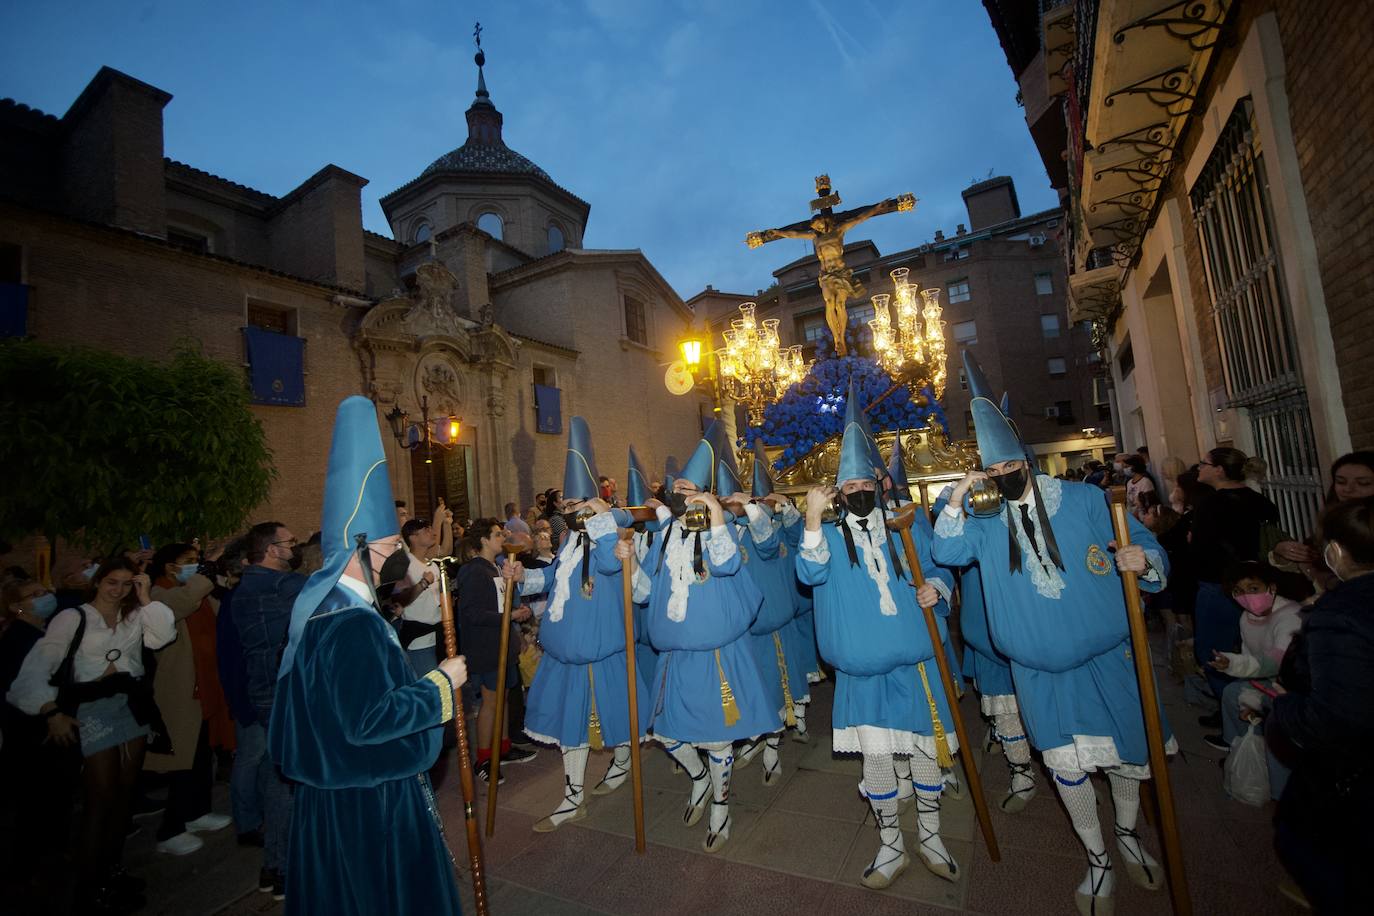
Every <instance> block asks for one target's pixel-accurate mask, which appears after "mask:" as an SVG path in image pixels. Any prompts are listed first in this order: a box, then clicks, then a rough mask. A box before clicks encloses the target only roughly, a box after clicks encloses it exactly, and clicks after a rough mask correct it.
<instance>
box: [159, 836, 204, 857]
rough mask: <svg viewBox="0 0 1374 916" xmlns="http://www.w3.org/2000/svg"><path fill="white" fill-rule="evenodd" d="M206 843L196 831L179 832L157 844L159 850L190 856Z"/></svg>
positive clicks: (169, 853) (170, 853)
mask: <svg viewBox="0 0 1374 916" xmlns="http://www.w3.org/2000/svg"><path fill="white" fill-rule="evenodd" d="M204 845H205V841H204V840H202V839H201V838H200V837H198V836H196V835H195V834H194V833H189V832H187V833H178V834H177V835H176V836H174V837H172V838H171V839H170V840H162V841H161V842H159V843H158V844H157V851H158V852H165V853H167V854H168V855H173V856H189V855H190V854H191V853H193V852H195V851H196V850H197V849H199V848H200V847H202V846H204Z"/></svg>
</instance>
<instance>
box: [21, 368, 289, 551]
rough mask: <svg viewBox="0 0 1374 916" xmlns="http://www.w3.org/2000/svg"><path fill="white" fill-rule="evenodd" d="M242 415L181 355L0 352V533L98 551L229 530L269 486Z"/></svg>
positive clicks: (217, 375)
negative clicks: (161, 358)
mask: <svg viewBox="0 0 1374 916" xmlns="http://www.w3.org/2000/svg"><path fill="white" fill-rule="evenodd" d="M248 403H249V402H248V389H247V386H246V385H245V383H244V379H243V377H242V375H241V373H239V372H237V371H235V369H234V368H233V367H231V366H229V365H226V364H224V363H222V362H216V361H215V360H212V359H208V358H206V357H205V356H202V355H201V354H200V353H199V352H198V350H196V349H195V348H193V347H190V346H186V347H183V348H181V349H179V350H178V351H177V352H176V353H175V354H174V355H173V356H172V358H171V359H169V360H167V361H165V362H153V361H150V360H144V359H135V358H131V357H127V356H119V355H116V354H113V353H107V352H103V351H99V350H92V349H86V348H79V347H59V346H53V345H50V344H45V343H39V342H35V341H5V342H0V430H3V433H0V474H3V479H4V481H5V487H4V491H3V496H0V535H5V536H9V537H21V536H23V535H25V534H29V533H34V532H42V533H44V534H47V535H48V536H50V537H52V536H57V537H61V538H63V539H65V540H68V541H70V542H72V543H75V544H79V545H82V546H84V547H88V548H91V549H93V550H102V551H107V550H114V549H117V548H127V547H132V546H135V544H136V543H137V539H138V537H139V535H143V534H146V535H148V536H149V537H150V538H152V539H153V541H154V542H155V543H167V542H170V541H174V540H185V539H188V538H190V537H191V536H192V535H203V536H207V537H218V536H222V535H228V534H231V533H233V532H235V531H237V530H239V529H240V528H241V527H242V526H243V525H244V523H245V521H246V519H247V517H248V513H249V512H251V511H252V510H253V508H254V507H256V506H258V505H259V504H261V503H262V502H263V501H264V500H266V498H267V495H268V493H269V492H270V490H271V486H272V481H273V480H274V479H275V477H276V469H275V468H274V466H273V464H272V454H271V451H270V450H269V449H268V447H267V440H266V436H265V434H264V432H263V429H262V426H261V424H260V423H259V422H258V420H257V418H255V417H254V416H253V414H252V412H251V411H250V410H249V407H248Z"/></svg>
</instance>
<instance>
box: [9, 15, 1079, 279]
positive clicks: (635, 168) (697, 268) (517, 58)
mask: <svg viewBox="0 0 1374 916" xmlns="http://www.w3.org/2000/svg"><path fill="white" fill-rule="evenodd" d="M478 19H480V20H481V22H482V27H483V33H482V46H483V48H484V49H485V51H486V53H487V67H486V77H487V85H488V87H489V88H490V90H491V97H492V101H493V102H495V104H496V106H497V107H498V108H499V109H500V110H501V112H502V113H503V114H504V115H505V130H504V134H505V140H506V143H507V145H509V146H510V147H511V148H512V149H514V150H516V151H517V152H520V153H522V154H524V155H525V156H527V157H529V158H530V159H532V160H533V161H534V162H535V163H537V164H538V165H540V166H541V167H542V168H544V170H545V171H547V172H548V173H549V174H550V175H551V176H552V177H553V179H554V181H556V182H558V183H559V184H560V185H562V186H563V187H565V188H567V189H569V190H570V191H572V192H573V193H574V194H577V195H578V196H579V197H581V198H583V199H584V200H586V201H588V202H590V203H591V206H592V210H591V219H590V223H589V225H588V228H587V233H586V237H585V239H584V244H585V245H586V247H589V248H639V249H642V250H643V251H644V252H645V254H646V255H648V257H649V258H650V260H651V261H652V262H653V263H654V265H655V266H657V267H658V269H659V270H660V271H661V272H662V273H663V275H664V276H665V277H666V278H667V279H668V281H669V282H670V283H671V284H672V285H673V286H674V287H675V288H676V289H677V291H678V292H679V293H680V294H681V295H682V296H683V297H684V298H686V297H689V296H691V295H693V294H694V293H696V292H698V291H700V290H701V289H702V288H703V287H704V286H705V285H706V284H708V283H710V284H713V285H714V286H716V288H718V289H727V290H732V291H739V292H749V293H752V292H753V291H754V290H756V289H758V288H760V287H764V286H767V285H768V284H769V283H770V282H771V281H772V277H771V272H772V271H773V270H775V269H777V268H778V267H780V266H781V265H782V264H784V263H786V262H787V261H789V260H792V259H794V258H797V257H800V256H801V255H803V254H806V253H809V246H808V245H806V243H804V242H800V241H781V242H774V243H772V244H769V245H768V246H766V247H764V248H762V249H759V250H757V251H750V250H749V249H748V248H746V247H745V245H744V236H745V233H746V232H748V231H749V230H751V229H765V228H769V227H773V226H780V225H784V224H786V223H790V222H793V221H795V220H798V219H801V218H802V217H803V216H805V215H806V214H807V202H808V201H809V200H810V199H811V197H812V196H813V190H814V188H813V185H812V179H813V177H814V176H816V175H818V174H820V173H822V172H828V173H829V174H830V176H831V178H832V180H833V182H834V185H835V189H836V190H837V191H838V192H839V193H840V194H841V195H842V197H843V198H844V202H845V204H844V205H845V206H855V205H859V204H867V203H871V202H874V201H876V200H879V199H881V198H884V197H890V196H895V195H896V194H898V193H901V192H904V191H910V192H912V193H914V194H915V195H916V196H917V197H918V198H919V199H920V203H919V204H918V205H917V208H916V210H915V211H914V212H913V213H902V214H892V215H888V216H883V217H880V218H878V219H875V220H872V221H871V222H869V223H867V224H865V225H864V226H863V227H861V228H860V229H859V230H856V232H855V233H854V234H853V235H851V236H850V240H855V239H859V238H865V237H867V238H872V239H874V240H875V241H876V242H877V244H878V247H879V248H880V250H882V251H884V252H888V251H895V250H898V249H901V248H908V247H911V246H913V245H918V244H920V243H921V242H924V241H928V240H930V239H931V238H932V236H933V235H934V232H935V230H936V229H943V230H945V231H946V232H947V233H952V232H953V231H954V228H955V225H956V224H957V223H960V222H966V216H965V212H964V208H963V201H962V200H961V199H960V196H959V192H960V191H961V190H962V189H963V188H965V187H967V186H968V185H969V184H970V183H971V182H972V181H975V180H982V179H984V178H986V177H988V176H989V175H990V174H999V175H1001V174H1006V175H1010V176H1012V178H1013V179H1015V181H1016V189H1017V194H1018V196H1019V197H1020V201H1021V207H1022V210H1023V212H1028V213H1029V212H1033V211H1037V210H1043V209H1047V208H1050V207H1053V206H1055V205H1056V203H1057V200H1056V197H1055V195H1054V192H1053V191H1052V190H1051V189H1050V187H1049V182H1048V180H1047V179H1046V177H1045V172H1044V169H1043V167H1042V166H1041V165H1040V161H1039V159H1038V158H1037V156H1036V154H1035V150H1034V147H1033V146H1032V145H1031V140H1030V135H1029V133H1028V132H1027V130H1026V125H1025V121H1024V113H1023V111H1022V109H1021V108H1019V107H1018V106H1017V105H1016V102H1015V95H1016V83H1015V81H1014V80H1013V78H1012V75H1011V72H1010V70H1009V69H1008V67H1007V64H1006V60H1005V58H1004V57H1003V56H1002V52H1001V49H1000V47H999V46H998V43H997V37H996V35H995V34H994V33H993V30H992V27H991V26H990V25H989V23H988V17H987V14H986V12H985V11H984V10H983V6H982V4H981V3H979V2H977V0H941V2H933V0H909V2H900V0H887V2H884V0H842V2H828V0H786V2H762V0H653V2H651V0H642V2H637V0H568V2H557V0H507V2H492V0H487V2H461V3H460V2H451V0H450V2H438V0H390V2H372V3H366V2H336V3H326V2H318V0H314V2H291V3H268V2H263V0H241V2H239V3H236V4H225V3H220V2H216V3H209V2H203V0H179V2H146V0H128V2H121V3H109V2H63V3H51V2H45V3H38V2H31V0H9V2H7V3H5V4H3V9H0V97H4V96H8V97H12V98H14V99H16V100H18V101H20V102H23V103H25V104H28V105H31V106H33V107H35V108H39V109H41V110H43V111H46V112H49V113H51V114H55V115H59V116H60V115H61V114H62V113H63V112H65V111H66V109H67V107H68V106H69V105H70V104H71V102H72V101H73V100H74V99H75V98H76V96H77V95H78V93H80V91H81V89H82V88H83V87H84V86H85V84H86V83H87V82H88V81H89V80H90V79H91V77H92V76H94V75H95V73H96V71H97V70H98V69H99V68H100V67H101V66H102V65H108V66H111V67H114V68H116V69H119V70H122V71H124V72H126V73H128V74H130V75H132V76H135V77H137V78H139V79H141V80H144V81H146V82H149V83H152V84H153V85H154V86H157V87H159V88H161V89H164V90H166V91H168V92H170V93H171V94H172V95H173V99H172V101H171V103H170V104H168V106H167V108H166V109H165V112H164V117H165V137H166V155H168V156H169V157H171V158H173V159H177V160H180V161H182V162H186V163H188V164H190V165H192V166H194V167H196V168H199V169H204V170H205V171H208V172H212V173H214V174H216V175H220V176H222V177H225V178H228V179H231V180H233V181H236V182H239V183H242V184H246V185H248V186H250V187H253V188H257V189H259V190H262V191H266V192H268V193H270V194H275V195H281V194H285V193H286V192H288V191H290V190H291V189H292V188H294V187H295V186H296V185H298V184H299V183H300V182H301V181H303V180H304V179H305V178H307V177H309V176H310V175H311V174H313V173H314V172H316V171H317V170H318V169H319V168H321V167H322V166H323V165H325V164H326V163H334V164H336V165H339V166H340V167H342V168H345V169H348V170H349V171H352V172H355V173H357V174H359V175H362V176H363V177H365V178H367V179H369V182H370V183H369V184H368V185H367V187H365V188H364V189H363V221H364V224H365V225H366V226H367V228H369V229H371V230H373V231H375V232H380V233H382V234H384V235H388V236H389V235H391V231H390V228H389V227H388V226H387V224H386V220H385V218H384V217H383V215H382V210H381V208H380V207H379V206H378V204H377V199H378V198H379V197H381V196H383V195H385V194H387V193H389V192H390V191H392V190H394V189H396V188H397V187H399V186H400V185H402V184H404V183H406V182H407V181H409V180H410V179H412V178H414V177H415V176H416V175H418V174H419V173H420V171H421V170H423V169H424V167H425V166H426V165H428V164H429V163H430V162H431V161H433V160H434V159H436V158H437V157H439V156H440V155H442V154H443V153H445V152H447V151H448V150H450V149H453V148H455V147H457V146H460V145H461V144H462V143H463V141H464V140H465V139H466V136H467V127H466V124H465V122H464V119H463V112H464V111H465V110H466V109H467V107H468V106H469V105H470V104H471V102H472V98H473V90H474V88H475V86H476V68H475V67H474V65H473V62H472V55H473V51H474V48H473V43H472V30H473V23H474V21H475V20H478Z"/></svg>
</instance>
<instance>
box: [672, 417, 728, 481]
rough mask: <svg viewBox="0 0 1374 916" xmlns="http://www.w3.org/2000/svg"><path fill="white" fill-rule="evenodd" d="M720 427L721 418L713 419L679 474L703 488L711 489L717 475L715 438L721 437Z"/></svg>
mask: <svg viewBox="0 0 1374 916" xmlns="http://www.w3.org/2000/svg"><path fill="white" fill-rule="evenodd" d="M719 428H720V421H719V420H712V421H711V425H710V427H709V428H707V430H706V435H704V436H702V437H701V441H700V442H698V443H697V447H696V451H694V452H692V457H690V458H688V459H687V465H686V466H685V467H684V468H683V469H682V473H680V474H678V475H677V476H678V477H681V478H683V479H685V480H690V481H691V482H692V483H694V484H696V485H697V487H698V488H700V489H702V490H709V489H711V485H712V484H714V483H715V477H716V447H715V442H714V440H715V439H718V438H720V437H719V435H718V434H717V433H716V430H717V429H719Z"/></svg>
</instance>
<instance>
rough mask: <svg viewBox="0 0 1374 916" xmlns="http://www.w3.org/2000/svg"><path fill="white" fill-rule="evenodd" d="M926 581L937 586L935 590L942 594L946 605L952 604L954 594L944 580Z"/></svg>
mask: <svg viewBox="0 0 1374 916" xmlns="http://www.w3.org/2000/svg"><path fill="white" fill-rule="evenodd" d="M926 581H927V582H929V583H930V584H931V585H933V586H935V590H936V591H937V592H939V593H940V597H941V598H943V599H945V604H949V603H950V599H951V596H952V595H953V592H952V591H951V590H950V587H949V585H948V584H947V583H946V582H945V580H944V579H927V580H926Z"/></svg>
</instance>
